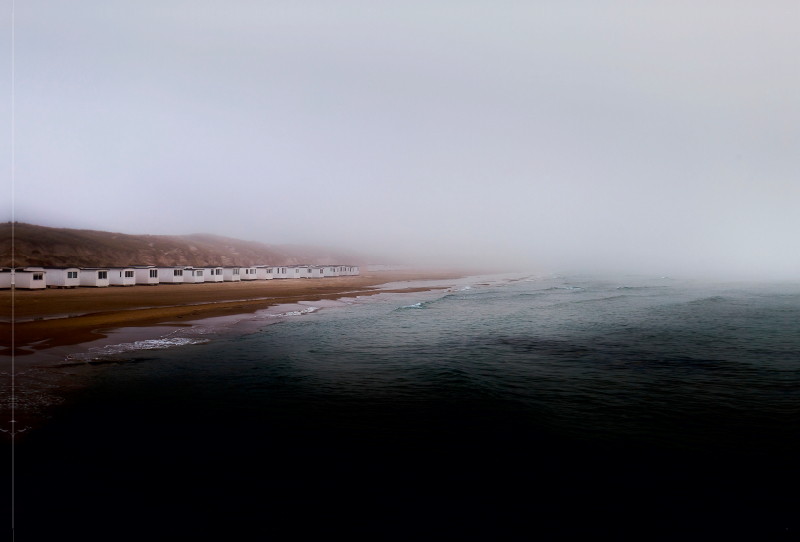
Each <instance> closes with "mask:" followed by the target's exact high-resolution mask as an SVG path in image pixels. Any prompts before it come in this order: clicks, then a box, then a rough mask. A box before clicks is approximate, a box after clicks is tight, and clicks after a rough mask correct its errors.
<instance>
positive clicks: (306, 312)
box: [264, 307, 319, 318]
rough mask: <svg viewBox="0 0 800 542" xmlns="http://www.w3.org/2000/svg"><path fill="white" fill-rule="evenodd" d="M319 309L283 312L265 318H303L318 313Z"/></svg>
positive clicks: (310, 308)
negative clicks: (305, 315)
mask: <svg viewBox="0 0 800 542" xmlns="http://www.w3.org/2000/svg"><path fill="white" fill-rule="evenodd" d="M318 310H319V307H308V308H307V309H302V310H299V311H289V312H281V313H278V314H267V315H265V316H264V317H265V318H277V317H279V316H302V315H304V314H311V313H312V312H317V311H318Z"/></svg>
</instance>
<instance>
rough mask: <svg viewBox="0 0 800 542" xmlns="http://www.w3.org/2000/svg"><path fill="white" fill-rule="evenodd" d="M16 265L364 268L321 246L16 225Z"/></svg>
mask: <svg viewBox="0 0 800 542" xmlns="http://www.w3.org/2000/svg"><path fill="white" fill-rule="evenodd" d="M14 241H15V242H14V246H15V251H14V252H15V254H14V259H15V262H14V263H15V265H17V266H26V265H42V266H77V267H91V266H126V265H196V266H203V265H257V264H269V265H293V264H301V263H302V264H307V263H311V264H333V263H347V264H354V265H361V264H363V263H364V262H365V261H366V260H365V259H364V258H363V257H362V256H359V255H357V254H354V253H350V252H343V251H331V250H327V249H324V248H318V247H307V246H296V245H267V244H264V243H258V242H255V241H242V240H239V239H232V238H230V237H221V236H218V235H211V234H204V233H198V234H192V235H128V234H124V233H112V232H105V231H94V230H71V229H65V228H48V227H45V226H36V225H33V224H24V223H16V224H15V234H14ZM10 265H11V223H10V222H6V223H3V224H0V266H6V267H7V266H10Z"/></svg>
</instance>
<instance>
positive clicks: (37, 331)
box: [0, 272, 467, 359]
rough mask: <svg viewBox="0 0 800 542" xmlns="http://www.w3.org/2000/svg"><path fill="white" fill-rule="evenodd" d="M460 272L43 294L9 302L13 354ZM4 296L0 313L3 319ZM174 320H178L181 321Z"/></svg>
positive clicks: (2, 326) (0, 340) (2, 340)
mask: <svg viewBox="0 0 800 542" xmlns="http://www.w3.org/2000/svg"><path fill="white" fill-rule="evenodd" d="M465 276H467V273H453V272H449V273H442V272H439V273H437V272H382V273H373V274H366V275H361V276H357V277H336V278H328V279H321V280H310V279H308V280H272V281H252V282H244V283H243V282H237V283H213V284H196V285H193V284H185V285H170V286H171V287H170V286H168V285H163V288H162V287H158V286H157V287H152V286H138V287H137V286H133V287H127V288H111V287H109V288H102V289H87V288H83V289H74V290H61V289H58V290H56V289H47V290H41V291H33V292H24V294H23V295H19V293H17V295H16V296H15V299H14V306H15V313H16V314H15V323H14V339H15V344H14V355H15V357H28V356H30V355H33V354H35V353H37V352H41V351H43V350H49V349H52V348H56V347H65V346H76V345H80V344H84V343H88V342H95V341H98V340H100V339H104V338H106V337H107V336H108V334H109V333H111V332H113V331H114V330H115V329H119V328H140V327H159V326H170V327H183V326H188V325H190V324H189V323H188V322H190V321H197V320H202V319H207V318H215V317H224V316H234V315H238V314H251V313H254V312H256V311H259V310H263V309H266V308H269V307H271V306H275V305H285V304H291V303H298V302H301V301H304V302H308V301H318V300H319V301H322V300H336V299H341V298H345V297H358V296H370V295H376V294H380V293H414V292H424V291H431V290H435V289H438V288H445V287H446V286H433V285H430V286H423V285H420V286H415V287H411V284H409V287H406V288H389V289H383V288H381V286H383V285H392V286H395V285H396V283H398V282H409V283H411V282H416V281H436V280H455V279H459V278H463V277H465ZM159 286H161V285H159ZM10 304H11V295H10V292H7V291H6V292H0V308H2V309H3V310H2V312H3V313H6V312H8V314H10ZM181 320H184V321H183V322H181ZM10 336H11V323H10V322H0V359H2V358H6V359H9V358H10V356H11V344H10Z"/></svg>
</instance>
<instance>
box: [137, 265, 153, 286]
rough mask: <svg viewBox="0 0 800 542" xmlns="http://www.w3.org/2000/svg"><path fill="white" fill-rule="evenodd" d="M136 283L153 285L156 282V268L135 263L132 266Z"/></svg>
mask: <svg viewBox="0 0 800 542" xmlns="http://www.w3.org/2000/svg"><path fill="white" fill-rule="evenodd" d="M133 277H134V279H135V282H136V284H144V285H150V286H155V285H157V284H158V268H156V267H155V266H153V265H137V266H134V268H133Z"/></svg>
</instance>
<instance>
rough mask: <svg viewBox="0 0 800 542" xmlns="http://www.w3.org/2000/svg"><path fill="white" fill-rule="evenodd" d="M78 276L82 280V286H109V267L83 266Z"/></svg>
mask: <svg viewBox="0 0 800 542" xmlns="http://www.w3.org/2000/svg"><path fill="white" fill-rule="evenodd" d="M78 277H79V278H80V280H81V286H88V287H90V288H105V287H106V286H108V268H104V267H81V272H80V273H79V274H78Z"/></svg>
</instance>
